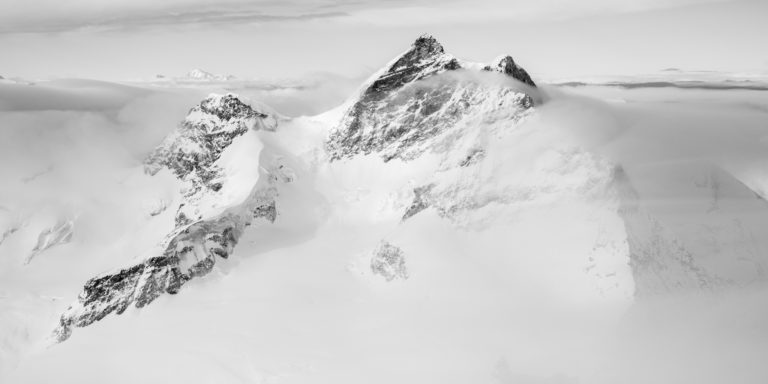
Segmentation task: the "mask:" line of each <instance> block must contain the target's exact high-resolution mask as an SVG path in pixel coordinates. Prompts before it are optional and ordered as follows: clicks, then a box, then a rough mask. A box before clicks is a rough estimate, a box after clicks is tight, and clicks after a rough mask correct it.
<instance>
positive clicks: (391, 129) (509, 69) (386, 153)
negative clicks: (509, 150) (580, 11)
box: [326, 35, 536, 161]
mask: <svg viewBox="0 0 768 384" xmlns="http://www.w3.org/2000/svg"><path fill="white" fill-rule="evenodd" d="M475 67H477V65H472V64H463V63H462V62H460V61H459V60H458V59H456V58H455V57H453V56H452V55H450V54H447V53H445V49H444V48H443V46H442V45H441V44H440V43H439V42H438V41H437V40H436V39H435V38H434V37H432V36H429V35H425V36H421V37H419V38H418V39H416V41H415V42H414V43H413V45H412V46H411V48H410V49H409V50H408V51H407V52H405V53H404V54H402V55H401V56H399V57H398V58H397V59H396V60H395V61H394V63H393V64H391V65H390V66H389V67H388V68H387V69H386V70H384V71H383V72H382V73H381V74H380V75H379V76H378V77H377V78H375V79H374V80H373V81H372V82H371V83H370V85H368V86H367V87H366V88H365V90H364V91H363V92H362V94H361V95H360V98H359V99H358V100H357V101H356V102H355V103H354V104H353V105H352V107H351V108H350V109H349V110H348V111H347V113H346V115H345V116H344V118H343V119H342V122H341V124H340V125H339V126H338V127H336V129H334V131H332V133H331V135H330V136H329V138H328V141H327V145H326V149H327V150H328V152H329V154H330V157H331V160H339V159H342V158H345V157H351V156H354V155H356V154H360V153H362V154H370V153H373V152H379V153H382V157H383V158H384V160H385V161H389V160H391V159H393V158H401V159H404V160H407V159H411V158H414V157H416V156H418V155H419V154H421V153H423V152H424V150H425V149H424V148H417V147H418V146H419V144H421V143H423V142H424V141H426V140H427V139H430V138H432V137H435V136H437V135H439V134H441V133H443V132H445V131H446V130H449V129H450V128H451V127H452V126H454V125H456V123H457V122H459V121H460V120H461V119H463V118H465V117H466V116H467V114H468V113H470V112H471V111H472V110H476V109H478V108H479V107H480V106H481V105H484V104H486V103H488V104H490V103H491V102H493V103H496V104H497V105H496V106H495V108H496V109H509V110H519V111H520V113H519V115H522V113H523V112H524V111H525V110H527V109H529V108H531V107H532V106H533V104H534V100H533V98H532V97H530V96H529V95H527V94H525V93H524V92H522V91H520V90H519V89H515V88H513V87H510V86H507V85H505V84H499V86H497V87H491V86H485V85H479V84H472V83H467V82H466V81H463V80H462V79H460V78H458V77H454V78H451V77H448V78H444V79H441V81H438V82H434V83H429V81H428V80H429V79H430V78H433V77H434V76H435V75H438V74H441V73H445V72H456V71H458V70H461V69H470V68H475ZM481 68H482V70H483V71H496V72H499V73H503V74H505V75H508V76H510V77H511V78H513V79H515V80H518V81H520V82H522V83H524V84H526V85H527V86H530V87H535V86H536V85H535V83H534V82H533V80H531V78H530V76H529V75H528V73H527V72H526V71H525V70H524V69H522V68H521V67H519V66H518V65H517V64H515V62H514V60H513V59H512V57H511V56H504V57H501V58H500V59H497V60H496V61H495V62H494V63H493V64H491V65H485V66H481Z"/></svg>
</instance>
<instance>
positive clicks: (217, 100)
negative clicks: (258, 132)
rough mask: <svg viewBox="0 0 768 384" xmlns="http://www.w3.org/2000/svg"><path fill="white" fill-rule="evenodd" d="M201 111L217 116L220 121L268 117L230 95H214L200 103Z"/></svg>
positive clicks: (235, 96)
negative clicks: (235, 118)
mask: <svg viewBox="0 0 768 384" xmlns="http://www.w3.org/2000/svg"><path fill="white" fill-rule="evenodd" d="M200 110H202V111H203V112H205V113H208V114H211V115H216V116H217V117H218V118H219V119H221V120H225V121H229V120H230V119H232V118H234V117H241V118H254V117H260V118H265V117H267V115H266V114H264V113H261V112H258V111H255V110H254V109H253V108H251V107H250V106H249V105H248V104H245V103H243V102H242V101H240V99H239V98H238V97H237V95H235V94H232V93H228V94H226V95H220V94H215V93H212V94H210V95H208V97H206V98H205V100H203V101H202V102H201V103H200Z"/></svg>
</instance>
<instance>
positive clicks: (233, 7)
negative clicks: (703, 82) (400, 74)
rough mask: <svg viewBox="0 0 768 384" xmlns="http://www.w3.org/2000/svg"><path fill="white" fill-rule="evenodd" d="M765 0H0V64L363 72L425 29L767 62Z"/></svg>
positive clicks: (93, 71)
mask: <svg viewBox="0 0 768 384" xmlns="http://www.w3.org/2000/svg"><path fill="white" fill-rule="evenodd" d="M766 15H768V1H765V0H757V1H750V0H719V1H714V0H712V1H709V0H581V1H571V0H449V1H438V0H412V1H401V0H381V1H372V0H319V1H318V0H314V1H310V0H257V1H245V0H230V1H227V2H221V3H220V4H215V3H214V2H212V1H201V0H164V1H157V0H111V1H104V0H69V1H61V0H0V52H1V53H0V75H2V76H6V77H13V76H19V77H24V78H29V79H41V78H51V77H85V78H96V79H112V80H127V79H137V78H151V77H154V75H155V74H165V75H171V76H174V75H181V74H183V73H185V72H187V71H188V70H189V69H192V68H202V69H205V70H208V71H210V72H214V73H221V74H232V75H236V76H238V77H243V78H267V79H269V78H284V77H298V76H303V75H305V74H307V73H311V72H318V71H327V72H334V73H339V74H343V75H347V76H363V75H367V74H369V73H370V72H372V71H374V70H376V69H378V68H379V67H381V66H382V65H383V64H384V63H386V62H387V61H388V60H390V59H391V58H392V57H393V56H394V55H397V54H398V53H400V52H401V51H403V50H404V49H407V48H408V46H409V45H410V43H411V42H412V40H413V39H414V38H416V37H417V36H418V35H419V34H421V33H425V32H428V33H431V34H433V35H435V36H436V37H437V38H438V40H440V41H441V42H442V43H443V45H444V46H445V47H446V49H447V50H448V51H449V52H451V53H453V54H455V55H456V56H458V57H460V58H464V59H468V60H473V61H488V60H491V59H492V58H493V57H495V56H497V55H500V54H512V55H513V56H514V57H515V58H516V60H517V61H518V62H520V63H521V64H523V65H524V66H525V67H526V68H528V69H529V70H530V71H531V72H533V73H534V74H540V75H542V76H550V77H552V76H564V77H565V76H584V75H597V74H609V75H610V74H630V75H631V74H643V73H648V72H656V71H658V70H661V69H664V68H670V67H675V68H682V69H687V70H721V71H731V72H768V49H765V47H766V46H768V22H766Z"/></svg>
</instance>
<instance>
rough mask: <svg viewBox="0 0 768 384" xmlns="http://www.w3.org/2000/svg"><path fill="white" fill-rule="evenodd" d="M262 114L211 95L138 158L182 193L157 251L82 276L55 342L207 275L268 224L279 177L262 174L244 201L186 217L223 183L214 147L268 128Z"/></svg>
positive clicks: (235, 100) (274, 209) (274, 210)
mask: <svg viewBox="0 0 768 384" xmlns="http://www.w3.org/2000/svg"><path fill="white" fill-rule="evenodd" d="M269 119H270V117H269V116H267V115H266V114H264V113H261V112H257V111H255V110H254V109H252V108H251V107H250V106H248V105H247V104H245V103H243V102H242V101H240V100H239V99H238V98H237V97H236V96H234V95H231V94H230V95H226V96H218V95H212V96H210V97H208V98H207V99H205V100H204V101H203V102H202V103H201V104H200V105H199V106H197V107H195V108H193V109H192V110H191V111H190V113H189V115H188V116H187V119H186V120H185V121H184V122H183V123H182V124H181V126H180V127H179V129H178V130H177V131H176V132H173V133H171V135H169V136H168V138H166V140H165V142H164V143H163V144H162V145H161V146H160V147H158V148H157V150H156V151H155V152H154V153H153V154H152V155H151V156H150V157H149V158H148V159H147V161H146V162H145V167H146V168H145V169H146V171H147V172H148V173H149V174H151V175H154V174H156V173H157V172H158V171H159V170H160V169H161V168H162V167H167V168H168V169H170V170H171V171H172V172H173V173H174V174H175V175H176V176H177V177H178V178H179V179H181V180H182V181H183V185H184V189H185V190H187V193H185V195H184V197H185V199H184V201H183V202H182V203H181V204H180V205H179V207H178V210H177V214H176V220H175V224H176V226H175V228H174V230H173V231H172V232H171V233H170V234H169V235H168V236H167V237H166V241H165V243H164V245H163V247H164V251H163V253H162V254H161V255H158V256H155V257H150V258H149V259H146V260H145V261H143V262H141V263H139V264H137V265H134V266H131V267H127V268H123V269H121V270H119V271H117V272H114V273H109V274H106V275H103V276H99V277H95V278H93V279H91V280H89V281H88V282H87V283H86V284H85V286H84V288H83V291H82V292H81V293H80V295H79V297H78V300H77V302H75V303H74V304H72V305H71V306H70V307H69V308H68V309H67V310H66V311H65V312H64V314H62V316H61V319H60V322H59V323H60V324H59V327H58V328H57V329H56V330H55V331H54V337H55V339H56V340H57V341H59V342H60V341H64V340H66V339H67V338H68V337H69V336H70V335H71V333H72V330H73V328H75V327H85V326H87V325H90V324H92V323H94V322H96V321H99V320H101V319H103V318H104V317H105V316H107V315H109V314H110V313H113V312H114V313H116V314H121V313H123V312H124V311H125V310H126V309H127V308H129V307H130V306H132V305H133V306H134V307H136V308H142V307H144V306H146V305H149V304H151V303H152V302H153V301H154V300H156V299H157V298H158V297H160V296H161V295H163V294H165V293H169V294H176V293H178V292H179V290H180V289H181V288H182V287H183V286H184V285H185V284H186V283H187V282H188V281H190V280H192V279H194V278H196V277H200V276H204V275H206V274H208V273H209V272H210V271H211V270H212V269H213V267H214V265H215V264H216V262H217V260H218V259H226V258H228V257H229V256H230V255H231V254H232V251H233V249H234V247H235V245H236V244H237V241H238V239H239V238H240V235H241V234H242V232H243V231H244V229H245V227H246V226H248V225H249V224H250V223H251V222H252V221H253V220H254V219H264V220H266V221H268V222H274V221H275V219H276V218H277V207H276V202H275V197H276V195H277V191H276V189H275V187H274V186H273V185H274V184H276V183H278V182H282V181H285V178H284V177H279V176H273V175H271V174H270V175H267V177H265V178H264V179H265V180H266V183H264V184H265V185H262V184H254V185H255V187H254V189H253V191H252V192H251V193H250V195H249V196H248V197H247V198H245V200H244V201H239V202H238V201H235V202H232V204H233V205H232V206H231V207H229V209H227V210H225V211H224V212H223V213H220V214H217V215H214V216H211V217H199V216H195V217H190V216H189V215H188V214H187V209H189V208H194V206H195V205H196V203H197V202H199V201H200V200H201V199H204V198H208V199H210V198H217V197H216V196H217V195H216V193H217V192H218V190H219V189H221V187H222V185H223V184H225V183H227V181H228V179H227V175H225V174H222V172H221V170H220V169H219V168H218V167H217V166H216V164H215V162H216V160H218V159H219V157H220V156H221V154H222V152H223V151H224V150H225V149H226V148H227V147H229V146H230V145H231V144H232V143H233V142H234V141H235V140H237V139H238V137H239V136H242V135H243V134H245V133H246V132H247V131H248V130H249V129H260V128H269V129H274V121H269ZM283 172H285V170H283ZM254 177H255V178H256V177H258V175H254ZM214 178H215V180H216V181H215V182H212V181H211V180H213V179H214ZM254 180H255V179H254ZM254 183H255V181H254ZM217 186H218V187H217Z"/></svg>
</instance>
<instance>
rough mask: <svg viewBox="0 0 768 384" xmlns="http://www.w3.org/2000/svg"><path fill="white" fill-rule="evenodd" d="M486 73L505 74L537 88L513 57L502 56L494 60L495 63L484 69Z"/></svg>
mask: <svg viewBox="0 0 768 384" xmlns="http://www.w3.org/2000/svg"><path fill="white" fill-rule="evenodd" d="M483 69H484V70H486V71H497V72H501V73H503V74H506V75H509V76H512V77H513V78H515V79H517V80H519V81H521V82H523V83H525V84H528V85H530V86H532V87H535V86H536V83H534V82H533V80H532V79H531V76H530V75H528V72H526V71H525V69H523V68H522V67H520V66H518V65H517V64H515V60H513V59H512V56H502V57H499V58H498V59H496V60H494V63H493V64H491V65H488V66H486V67H484V68H483Z"/></svg>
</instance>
